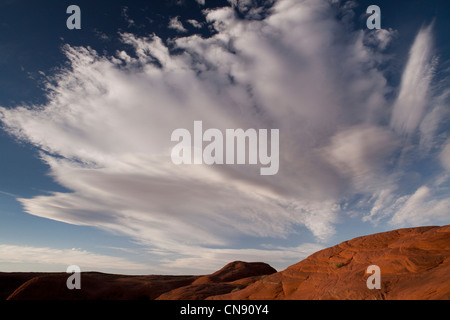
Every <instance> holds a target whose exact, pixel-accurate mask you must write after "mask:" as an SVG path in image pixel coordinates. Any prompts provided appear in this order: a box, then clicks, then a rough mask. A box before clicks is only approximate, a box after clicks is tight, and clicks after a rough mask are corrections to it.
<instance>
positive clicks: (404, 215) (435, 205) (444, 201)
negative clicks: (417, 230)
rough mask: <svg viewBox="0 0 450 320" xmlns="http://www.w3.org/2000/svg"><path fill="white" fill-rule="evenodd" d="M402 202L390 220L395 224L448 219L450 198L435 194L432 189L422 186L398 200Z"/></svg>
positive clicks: (405, 224) (412, 224)
mask: <svg viewBox="0 0 450 320" xmlns="http://www.w3.org/2000/svg"><path fill="white" fill-rule="evenodd" d="M398 202H400V203H401V205H400V206H399V208H398V210H396V212H395V214H394V216H393V217H392V219H391V220H390V223H391V224H392V225H395V226H421V225H426V224H430V223H436V222H445V221H447V220H448V216H449V212H450V199H449V198H448V196H445V197H443V198H439V197H436V196H434V195H433V191H432V189H430V188H429V187H427V186H422V187H420V188H419V189H417V190H416V192H415V193H414V194H412V195H411V196H405V197H403V198H401V199H399V200H398Z"/></svg>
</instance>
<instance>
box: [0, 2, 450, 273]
mask: <svg viewBox="0 0 450 320" xmlns="http://www.w3.org/2000/svg"><path fill="white" fill-rule="evenodd" d="M71 4H75V3H72V2H68V1H46V2H45V4H42V3H37V2H31V1H20V0H10V1H3V2H2V3H1V4H0V122H1V127H2V130H1V131H0V150H1V153H0V271H64V270H65V268H66V267H67V266H68V265H71V264H77V265H79V266H80V267H81V269H82V270H97V271H104V272H116V273H131V274H140V273H159V274H161V273H173V274H177V273H208V272H212V271H214V270H216V269H218V268H220V267H221V266H223V265H224V264H226V263H228V262H230V261H233V260H247V261H265V262H267V263H269V264H271V265H272V266H274V267H275V268H277V269H279V270H281V269H284V268H286V267H287V266H289V265H291V264H293V263H295V262H298V261H300V260H301V259H303V258H305V257H306V256H308V255H309V254H311V253H313V252H315V251H317V250H319V249H321V248H324V247H328V246H331V245H334V244H336V243H339V242H341V241H344V240H347V239H350V238H354V237H356V236H360V235H366V234H371V233H375V232H381V231H387V230H392V229H396V228H401V227H412V226H420V225H444V224H448V223H449V222H450V214H449V213H450V200H449V197H448V195H449V188H450V139H449V138H450V137H449V128H450V127H449V125H450V117H449V94H450V87H449V78H448V74H449V71H450V63H449V61H450V56H449V52H450V50H449V49H450V42H449V41H448V35H447V30H449V29H450V25H449V24H450V19H449V17H450V5H449V4H448V1H437V0H436V1H395V2H393V1H334V0H333V1H332V0H323V1H316V0H315V1H308V0H306V1H296V0H278V1H275V0H265V1H264V0H261V1H251V0H229V1H226V0H223V1H208V0H205V1H201V0H192V1H191V0H185V1H181V0H180V1H175V0H173V1H134V2H132V3H127V2H125V1H107V2H106V1H105V2H102V1H97V2H95V4H93V3H90V2H88V1H78V2H77V3H76V4H77V5H79V7H80V9H81V26H82V29H81V30H68V29H67V28H66V19H67V18H68V16H69V15H68V14H66V8H67V7H68V6H69V5H71ZM372 4H376V5H378V6H379V7H380V9H381V30H368V29H367V27H366V19H367V15H366V14H365V11H366V10H365V9H366V8H367V7H368V6H369V5H372ZM195 120H202V121H203V123H204V126H205V127H210V128H219V129H223V130H224V129H226V128H233V129H234V128H244V129H245V128H267V129H271V128H276V129H279V130H280V170H279V173H278V174H277V175H275V176H267V177H261V176H259V174H258V172H259V167H260V166H259V165H256V166H246V165H223V166H220V165H216V166H206V165H195V166H189V165H185V166H183V165H182V166H176V165H174V164H173V163H172V162H171V161H170V150H171V148H172V147H173V143H172V142H171V140H170V134H171V132H172V131H173V130H175V129H177V128H192V126H193V121H195Z"/></svg>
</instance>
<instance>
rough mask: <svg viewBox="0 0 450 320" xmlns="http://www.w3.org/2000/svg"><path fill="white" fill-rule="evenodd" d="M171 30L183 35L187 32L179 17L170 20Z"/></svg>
mask: <svg viewBox="0 0 450 320" xmlns="http://www.w3.org/2000/svg"><path fill="white" fill-rule="evenodd" d="M169 28H170V29H173V30H177V31H178V32H181V33H184V32H187V29H186V28H185V27H184V26H183V23H182V22H181V21H180V19H179V17H173V18H171V19H170V21H169Z"/></svg>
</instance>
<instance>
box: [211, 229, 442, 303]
mask: <svg viewBox="0 0 450 320" xmlns="http://www.w3.org/2000/svg"><path fill="white" fill-rule="evenodd" d="M369 265H377V266H379V267H380V270H381V289H379V290H378V289H372V290H369V289H368V288H367V285H366V280H367V278H368V277H369V276H370V275H369V274H366V268H367V267H368V266H369ZM211 299H358V300H360V299H370V300H372V299H377V300H378V299H420V300H422V299H450V226H443V227H419V228H408V229H399V230H394V231H389V232H384V233H378V234H373V235H369V236H363V237H358V238H355V239H353V240H349V241H345V242H343V243H340V244H338V245H336V246H334V247H331V248H327V249H324V250H321V251H319V252H316V253H314V254H313V255H311V256H309V257H308V258H307V259H305V260H303V261H301V262H299V263H297V264H295V265H292V266H290V267H289V268H287V269H286V270H284V271H281V272H277V273H275V274H272V275H269V276H267V277H265V278H264V279H262V280H259V281H256V282H255V283H253V284H251V285H249V286H247V287H246V288H245V289H242V290H240V291H237V292H232V293H229V294H225V295H218V296H214V297H211Z"/></svg>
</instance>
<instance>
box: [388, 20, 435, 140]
mask: <svg viewBox="0 0 450 320" xmlns="http://www.w3.org/2000/svg"><path fill="white" fill-rule="evenodd" d="M432 28H433V24H431V25H429V26H428V27H426V28H422V29H421V30H420V31H419V33H418V34H417V37H416V39H415V41H414V44H413V46H412V47H411V50H410V53H409V59H408V63H407V64H406V68H405V71H404V72H403V77H402V82H401V87H400V92H399V94H398V98H397V101H396V103H395V105H394V110H393V113H392V121H391V125H392V127H393V128H394V129H395V130H397V131H398V132H401V133H406V134H411V133H413V132H414V131H415V130H416V128H417V127H418V126H419V124H420V121H421V120H422V118H423V115H424V112H425V108H426V107H427V101H428V100H429V98H430V92H429V91H430V84H431V80H432V76H433V73H434V68H435V66H434V62H433V39H432Z"/></svg>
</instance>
